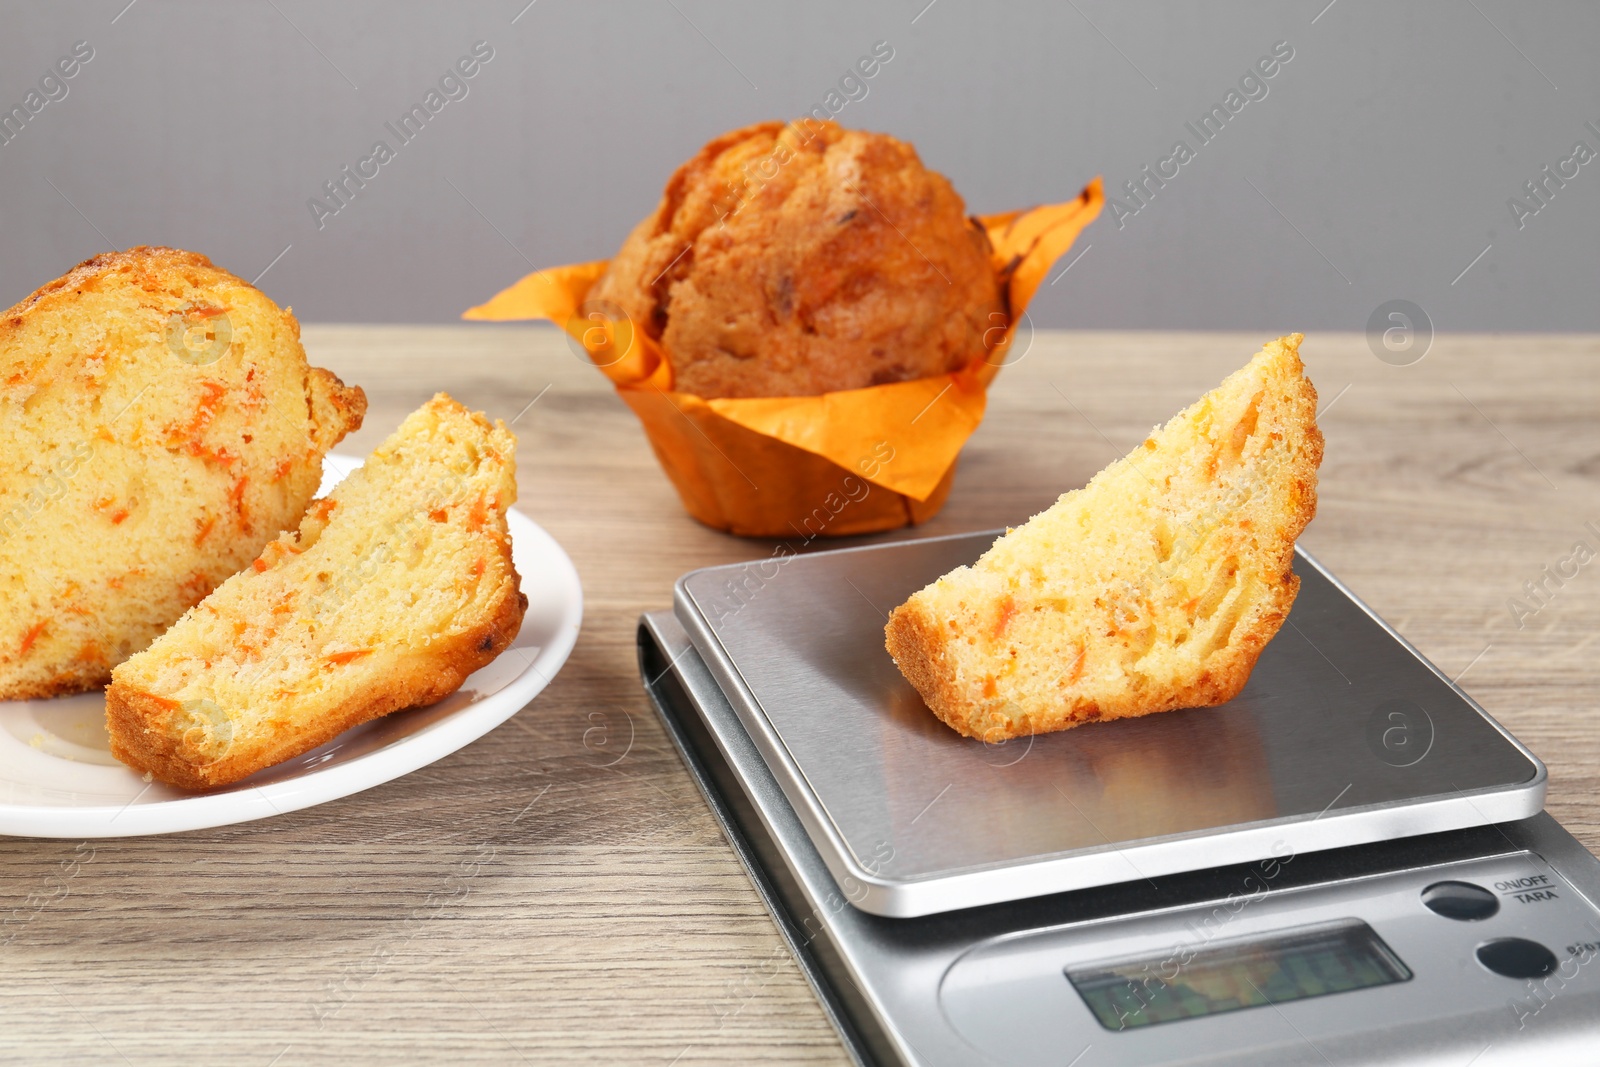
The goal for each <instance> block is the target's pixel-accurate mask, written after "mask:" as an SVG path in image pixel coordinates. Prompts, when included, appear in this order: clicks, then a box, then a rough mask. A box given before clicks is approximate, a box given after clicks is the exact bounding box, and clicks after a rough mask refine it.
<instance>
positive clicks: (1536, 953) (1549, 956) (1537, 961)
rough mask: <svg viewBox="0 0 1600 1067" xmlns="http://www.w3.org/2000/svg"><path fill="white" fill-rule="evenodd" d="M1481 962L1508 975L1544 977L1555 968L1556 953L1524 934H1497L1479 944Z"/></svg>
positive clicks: (1508, 976)
mask: <svg viewBox="0 0 1600 1067" xmlns="http://www.w3.org/2000/svg"><path fill="white" fill-rule="evenodd" d="M1478 962H1479V963H1481V964H1483V965H1484V966H1485V967H1487V968H1489V970H1491V971H1493V972H1494V973H1495V974H1498V975H1503V976H1505V977H1506V978H1543V977H1544V976H1545V975H1547V974H1550V973H1551V972H1553V971H1554V970H1555V969H1556V956H1555V953H1553V952H1551V951H1550V950H1549V949H1547V948H1545V947H1544V946H1543V945H1541V944H1539V942H1537V941H1529V940H1527V939H1525V938H1521V937H1497V938H1495V939H1494V940H1493V941H1485V942H1484V943H1483V944H1481V945H1479V946H1478Z"/></svg>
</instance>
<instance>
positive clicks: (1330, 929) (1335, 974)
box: [1066, 919, 1411, 1030]
mask: <svg viewBox="0 0 1600 1067" xmlns="http://www.w3.org/2000/svg"><path fill="white" fill-rule="evenodd" d="M1066 973H1067V980H1068V981H1069V982H1071V983H1072V985H1073V987H1074V988H1075V989H1077V991H1078V994H1079V995H1080V996H1082V997H1083V999H1084V1002H1085V1003H1086V1004H1088V1005H1089V1010H1091V1011H1093V1012H1094V1015H1095V1018H1096V1019H1098V1020H1099V1021H1100V1025H1101V1026H1103V1027H1105V1028H1106V1029H1107V1030H1128V1029H1132V1028H1135V1027H1141V1026H1154V1025H1156V1024H1157V1023H1169V1022H1176V1021H1177V1020H1179V1019H1194V1018H1199V1017H1202V1016H1206V1015H1217V1014H1220V1013H1222V1012H1229V1011H1238V1010H1240V1009H1241V1008H1254V1007H1260V1006H1262V1005H1266V1004H1283V1003H1285V1002H1287V1001H1291V1000H1303V999H1305V998H1306V997H1320V996H1323V995H1325V994H1328V993H1343V992H1347V991H1348V990H1352V989H1367V988H1370V987H1372V986H1381V985H1388V984H1390V983H1391V982H1404V981H1407V980H1408V979H1410V977H1411V971H1410V969H1409V968H1408V967H1406V965H1405V964H1404V963H1403V962H1401V960H1400V957H1398V956H1396V955H1395V954H1394V950H1393V949H1391V948H1390V947H1389V946H1388V945H1386V944H1384V943H1383V939H1382V938H1380V937H1379V936H1378V935H1377V934H1376V933H1374V932H1373V930H1372V927H1370V926H1368V925H1367V924H1366V923H1364V922H1361V921H1360V920H1359V919H1347V920H1341V921H1339V922H1334V923H1327V924H1323V925H1319V926H1314V927H1303V928H1301V929H1298V930H1291V931H1288V932H1285V933H1282V934H1279V935H1278V936H1275V937H1270V938H1262V939H1259V940H1252V941H1233V942H1229V943H1228V944H1224V945H1217V946H1214V947H1199V948H1197V947H1195V946H1193V945H1180V946H1175V947H1174V948H1172V949H1170V950H1168V951H1166V952H1163V953H1161V954H1160V955H1153V956H1150V957H1147V958H1141V959H1134V960H1126V961H1121V962H1116V963H1109V964H1106V963H1102V964H1097V965H1095V966H1093V967H1088V968H1084V969H1082V970H1074V969H1072V968H1068V970H1067V972H1066Z"/></svg>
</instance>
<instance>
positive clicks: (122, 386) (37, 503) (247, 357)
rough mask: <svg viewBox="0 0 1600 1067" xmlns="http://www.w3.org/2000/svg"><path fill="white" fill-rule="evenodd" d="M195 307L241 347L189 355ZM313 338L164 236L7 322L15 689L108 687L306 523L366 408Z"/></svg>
mask: <svg viewBox="0 0 1600 1067" xmlns="http://www.w3.org/2000/svg"><path fill="white" fill-rule="evenodd" d="M179 311H186V314H185V319H186V321H188V324H189V325H191V326H193V325H197V324H198V325H200V326H206V324H214V323H216V322H217V321H218V317H219V316H221V317H222V319H223V320H224V321H227V322H229V323H231V330H230V334H229V336H230V338H231V341H229V340H220V341H216V342H215V343H216V344H219V345H221V348H220V349H219V350H217V351H216V352H214V353H212V352H207V351H205V350H204V349H202V350H199V351H195V350H190V351H188V352H186V351H184V349H185V348H186V347H187V344H188V342H187V341H183V342H182V343H181V344H180V343H179V342H178V341H177V340H175V338H174V335H173V334H172V332H171V324H172V322H173V321H174V319H173V316H175V313H177V312H179ZM191 312H192V313H197V316H198V317H196V318H194V319H192V320H190V319H189V314H188V313H191ZM299 337H300V326H299V323H298V322H297V321H296V320H295V318H294V316H293V314H292V313H291V312H290V311H288V310H287V309H283V308H279V307H278V306H277V305H276V304H274V303H273V302H272V301H271V300H270V299H268V298H267V297H266V296H265V295H264V294H262V293H261V292H260V291H259V290H258V289H256V288H255V287H254V286H253V285H251V284H250V283H248V282H245V281H243V280H242V279H240V278H237V277H235V276H234V275H232V274H230V273H228V272H227V271H225V270H222V269H220V268H218V267H216V266H214V265H213V264H212V263H211V261H210V260H208V259H207V258H206V257H205V256H203V255H199V254H197V253H194V252H186V251H182V250H180V249H173V248H162V247H137V248H130V249H128V250H126V251H118V252H107V253H103V254H101V255H97V256H94V257H92V258H90V259H87V260H85V261H84V262H82V263H80V264H78V265H77V266H76V267H74V268H73V269H72V270H71V271H69V272H67V274H65V275H64V276H62V277H61V278H58V279H56V280H54V281H52V282H49V283H47V284H45V285H43V286H40V287H39V288H38V289H37V290H35V291H34V292H33V293H32V294H31V295H29V296H28V297H27V298H25V299H24V300H22V301H20V302H19V303H17V304H16V305H15V306H13V307H12V308H10V309H9V310H7V311H6V312H4V313H0V442H3V454H0V699H33V698H42V697H49V696H55V695H58V694H61V693H69V692H76V691H79V690H84V689H90V688H93V687H96V686H99V685H103V684H104V683H105V682H106V681H108V680H109V678H110V672H111V669H112V667H114V666H115V665H116V664H117V663H118V662H120V661H121V660H122V659H124V658H126V657H127V656H128V655H130V654H131V653H133V652H136V651H138V650H139V649H140V648H143V647H144V646H145V645H147V644H148V643H149V642H150V640H151V639H153V638H154V637H155V636H156V635H157V634H159V633H160V632H161V630H162V629H164V628H165V627H166V626H167V625H168V624H170V623H171V622H172V621H173V620H175V619H176V618H177V617H178V616H179V615H181V614H182V613H183V611H184V610H185V609H187V608H188V607H190V606H192V605H193V604H194V603H195V602H197V601H198V600H200V599H201V598H202V597H204V596H205V595H206V594H207V593H208V592H210V591H211V589H212V588H213V587H215V586H216V585H217V584H218V583H220V582H221V581H223V580H224V579H225V578H226V577H227V576H228V575H230V574H232V573H233V572H234V571H236V570H238V568H239V567H241V566H243V565H244V564H245V563H247V562H249V560H250V559H251V558H253V557H254V556H255V555H256V553H257V552H259V551H260V549H261V547H262V545H263V544H265V543H266V541H267V540H269V539H270V538H271V537H272V536H273V535H274V534H276V533H277V532H278V531H279V530H280V529H282V528H284V527H286V526H290V525H292V524H293V523H294V522H295V521H296V520H297V518H298V517H299V515H300V513H301V512H303V511H304V509H305V506H306V503H307V502H309V501H310V499H311V497H312V496H313V495H314V494H315V492H316V488H317V485H318V483H319V482H320V480H321V461H322V457H323V455H324V454H325V453H327V452H328V450H330V449H331V448H332V447H333V446H334V445H335V444H336V443H337V442H338V441H339V440H340V439H341V438H343V437H344V436H345V435H346V434H347V433H349V432H350V431H351V430H354V429H356V428H357V427H359V426H360V425H361V420H362V416H363V414H364V413H365V410H366V396H365V394H363V393H362V391H361V390H360V389H359V388H351V387H347V386H345V385H344V383H342V382H341V381H340V380H339V379H338V378H337V377H336V376H334V375H333V374H331V373H329V372H328V371H326V370H322V369H321V368H315V367H309V366H308V365H307V363H306V359H305V353H304V350H303V349H302V348H301V345H300V341H299ZM194 357H198V358H194ZM173 486H182V487H183V490H184V491H183V492H182V493H174V492H171V491H170V488H171V487H173Z"/></svg>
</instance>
